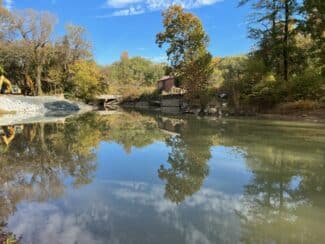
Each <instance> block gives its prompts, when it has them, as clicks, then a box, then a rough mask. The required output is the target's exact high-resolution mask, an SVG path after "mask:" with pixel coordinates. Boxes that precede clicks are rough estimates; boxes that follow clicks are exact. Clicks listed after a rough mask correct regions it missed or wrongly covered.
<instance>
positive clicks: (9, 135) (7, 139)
mask: <svg viewBox="0 0 325 244" xmlns="http://www.w3.org/2000/svg"><path fill="white" fill-rule="evenodd" d="M3 132H4V133H3V134H2V135H1V139H2V141H3V142H4V144H6V146H9V144H10V143H11V142H12V140H13V139H14V138H15V136H16V131H15V127H13V126H8V127H6V128H4V129H3Z"/></svg>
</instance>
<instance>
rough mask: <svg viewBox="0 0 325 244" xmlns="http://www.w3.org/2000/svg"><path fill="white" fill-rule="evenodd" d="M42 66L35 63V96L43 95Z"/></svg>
mask: <svg viewBox="0 0 325 244" xmlns="http://www.w3.org/2000/svg"><path fill="white" fill-rule="evenodd" d="M41 78H42V66H41V65H37V67H36V90H37V91H36V92H37V96H42V95H43V90H42V81H41Z"/></svg>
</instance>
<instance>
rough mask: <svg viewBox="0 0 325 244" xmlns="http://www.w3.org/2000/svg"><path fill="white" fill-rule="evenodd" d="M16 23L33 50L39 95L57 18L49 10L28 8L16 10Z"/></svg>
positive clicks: (26, 42) (26, 43)
mask: <svg viewBox="0 0 325 244" xmlns="http://www.w3.org/2000/svg"><path fill="white" fill-rule="evenodd" d="M14 23H15V28H16V29H17V31H18V33H19V34H20V36H21V37H22V39H23V40H24V42H25V45H26V47H28V48H30V50H31V51H32V59H33V64H34V69H35V77H36V88H37V95H42V94H43V92H42V72H43V68H44V65H45V62H46V58H47V45H48V44H49V43H50V38H51V34H52V32H53V29H54V24H55V23H56V18H55V16H54V15H52V14H50V13H48V12H37V11H35V10H31V9H28V10H24V11H20V12H16V13H15V14H14Z"/></svg>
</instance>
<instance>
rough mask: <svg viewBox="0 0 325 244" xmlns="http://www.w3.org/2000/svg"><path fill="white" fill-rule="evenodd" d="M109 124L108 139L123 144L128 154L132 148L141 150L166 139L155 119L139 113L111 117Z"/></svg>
mask: <svg viewBox="0 0 325 244" xmlns="http://www.w3.org/2000/svg"><path fill="white" fill-rule="evenodd" d="M107 122H108V124H109V128H110V134H109V135H108V139H109V140H112V141H114V142H117V143H120V144H122V145H123V146H124V149H125V151H126V152H128V153H129V152H131V148H132V147H138V148H141V147H144V146H147V145H150V144H151V143H153V142H154V141H155V140H163V139H164V138H165V136H164V134H163V133H162V132H161V131H160V129H159V128H158V125H157V122H156V121H155V119H154V118H152V117H149V116H143V115H140V114H139V113H130V114H121V115H118V116H115V117H110V118H108V120H107Z"/></svg>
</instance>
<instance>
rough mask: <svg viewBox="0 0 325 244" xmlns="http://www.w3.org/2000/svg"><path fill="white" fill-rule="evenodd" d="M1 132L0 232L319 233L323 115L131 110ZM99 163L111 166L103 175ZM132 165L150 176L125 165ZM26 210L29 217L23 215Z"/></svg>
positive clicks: (211, 238) (146, 236)
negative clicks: (244, 117)
mask: <svg viewBox="0 0 325 244" xmlns="http://www.w3.org/2000/svg"><path fill="white" fill-rule="evenodd" d="M0 138H1V140H0V206H1V207H0V223H2V224H1V226H2V227H1V226H0V230H1V231H2V232H1V231H0V240H2V239H5V238H12V235H11V234H10V231H13V232H14V234H16V235H17V236H18V237H20V236H22V237H23V239H22V242H24V241H25V242H26V243H28V242H35V241H36V240H37V241H38V242H42V241H45V240H47V239H49V237H50V236H51V237H52V236H53V235H55V234H54V233H61V232H62V233H61V236H56V237H55V238H56V239H55V238H51V239H53V243H60V242H61V243H87V241H88V242H92V243H105V241H107V240H111V242H112V243H119V242H121V243H152V241H153V239H152V238H154V239H155V240H156V238H158V239H159V241H156V243H167V242H168V243H234V242H244V243H255V242H257V243H265V242H266V243H268V242H275V243H291V242H292V243H320V242H321V241H322V240H324V239H325V235H324V233H323V231H322V230H323V229H324V227H325V221H324V220H325V211H324V210H325V192H324V191H325V177H324V175H325V160H324V159H325V131H324V127H322V126H321V125H319V126H315V125H313V126H308V125H297V124H292V123H288V124H278V123H275V122H261V121H237V120H223V121H220V120H218V121H212V120H205V119H196V118H193V117H182V118H180V117H176V116H174V117H168V116H161V115H157V114H156V115H149V114H139V113H134V112H133V113H123V114H118V115H110V116H99V115H96V114H87V115H83V116H80V117H76V118H70V119H68V120H67V121H66V123H54V124H53V123H52V124H29V125H17V126H8V127H2V128H1V129H0ZM116 145H119V146H120V147H122V148H123V150H124V153H120V154H118V152H117V151H116V150H117V148H118V147H117V146H116ZM139 153H141V154H139ZM99 155H104V158H105V159H106V158H108V159H109V158H114V160H118V161H119V162H123V166H122V165H119V164H118V163H117V162H116V163H115V162H110V161H108V162H107V161H106V160H105V162H102V161H101V160H100V156H99ZM139 155H140V156H139ZM144 155H146V156H147V157H150V158H151V159H150V160H152V159H153V160H154V161H153V162H152V165H146V164H144V161H145V157H146V156H145V157H144ZM131 158H132V160H133V161H132V162H128V160H129V159H131ZM125 165H126V166H127V168H123V167H124V166H125ZM105 167H107V168H108V171H110V168H111V169H115V170H116V172H117V174H116V175H115V176H114V177H112V176H107V175H104V176H99V175H100V173H101V172H105V170H104V169H105ZM132 167H138V168H139V171H140V172H141V171H142V172H143V175H146V174H147V175H148V176H147V178H145V177H144V176H138V175H136V173H135V172H132V170H130V172H128V173H127V174H126V176H122V175H125V174H122V172H127V171H128V170H129V169H130V168H132ZM151 169H153V170H151ZM235 175H236V176H235ZM101 177H102V178H101ZM103 177H104V178H103ZM118 177H119V178H118ZM123 177H124V178H123ZM236 177H238V178H236ZM137 178H141V180H137ZM153 178H155V179H157V180H158V179H159V180H158V181H155V180H153ZM155 182H156V183H155ZM238 182H239V183H238ZM71 189H72V190H71ZM78 209H79V210H78ZM53 211H54V212H55V214H54V215H53ZM78 211H79V212H78ZM81 213H82V214H81ZM32 216H33V218H34V219H35V220H33V221H34V224H35V225H30V224H24V223H26V221H27V220H28V219H30V218H32ZM105 216H106V217H105ZM51 221H54V222H53V223H52V222H51ZM7 223H9V226H8V228H6V227H5V225H6V224H7ZM45 223H48V224H50V223H51V226H48V228H46V226H44V224H45ZM60 223H61V224H60ZM131 223H133V224H131ZM61 225H66V228H65V229H66V231H67V230H70V229H73V230H75V231H76V233H79V234H76V233H75V235H74V236H73V237H71V235H68V234H67V233H66V232H64V230H63V229H62V228H61V227H59V226H61ZM36 226H44V232H43V233H36V234H35V231H37V230H35V229H36V228H37V227H36ZM135 226H137V227H135ZM155 226H157V227H155ZM39 228H40V227H39ZM42 228H43V227H42ZM107 228H108V229H107ZM144 229H147V230H150V231H144ZM18 230H19V231H18ZM22 230H24V231H22ZM15 231H16V232H15ZM38 231H39V229H38ZM125 233H127V235H126V234H125ZM165 233H169V234H168V235H166V234H165ZM78 235H79V236H78ZM68 237H69V238H68ZM1 238H2V239H1ZM35 238H36V239H35ZM67 238H68V239H67ZM80 238H81V239H80ZM82 240H83V241H82ZM95 240H96V241H95ZM49 243H51V242H49Z"/></svg>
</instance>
